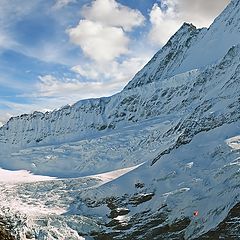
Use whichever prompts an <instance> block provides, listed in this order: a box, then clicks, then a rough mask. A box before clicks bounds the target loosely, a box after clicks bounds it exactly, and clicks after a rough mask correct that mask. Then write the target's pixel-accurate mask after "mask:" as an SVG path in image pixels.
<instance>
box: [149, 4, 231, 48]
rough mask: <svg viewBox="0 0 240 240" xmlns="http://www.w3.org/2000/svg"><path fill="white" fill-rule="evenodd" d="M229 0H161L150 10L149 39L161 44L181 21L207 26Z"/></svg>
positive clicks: (175, 29)
mask: <svg viewBox="0 0 240 240" xmlns="http://www.w3.org/2000/svg"><path fill="white" fill-rule="evenodd" d="M229 2H230V0H211V1H208V0H201V1H196V0H162V1H161V2H158V3H155V4H154V5H153V7H152V9H151V11H150V14H149V16H150V22H151V25H152V26H151V30H150V32H149V39H150V40H151V42H152V43H154V44H156V45H159V46H162V45H163V44H164V43H166V41H167V40H168V39H169V38H170V37H171V36H172V35H173V34H174V33H175V32H176V31H177V30H178V28H179V27H180V26H181V25H182V24H183V22H189V23H193V24H194V25H196V26H197V27H208V26H209V25H210V24H211V23H212V21H213V19H214V18H215V17H216V16H217V15H218V14H219V13H220V12H221V11H222V10H223V9H224V7H225V6H226V5H227V4H228V3H229Z"/></svg>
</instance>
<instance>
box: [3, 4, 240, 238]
mask: <svg viewBox="0 0 240 240" xmlns="http://www.w3.org/2000/svg"><path fill="white" fill-rule="evenodd" d="M239 92H240V0H233V1H232V2H231V3H230V4H229V5H228V7H227V8H226V9H225V10H224V11H223V13H222V14H221V15H220V16H219V17H218V18H217V19H216V20H215V21H214V23H213V24H212V25H211V26H210V28H209V29H196V28H195V27H194V26H193V25H191V24H187V23H184V24H183V26H182V27H181V28H180V29H179V30H178V32H177V33H176V34H175V35H174V36H173V37H172V38H171V39H170V40H169V41H168V43H167V44H166V45H165V46H164V47H163V48H162V49H161V50H160V51H159V52H158V53H157V54H156V55H155V56H154V57H153V58H152V60H151V61H150V62H149V63H148V64H147V65H146V66H145V67H144V68H143V69H142V70H141V71H140V72H138V73H137V74H136V76H135V77H134V78H133V79H132V80H131V81H130V82H129V84H128V85H127V86H126V87H125V88H124V90H123V91H122V92H120V93H118V94H116V95H114V96H112V97H108V98H100V99H89V100H84V101H80V102H78V103H76V104H74V105H73V106H65V107H63V108H62V109H60V110H56V111H53V112H49V113H45V114H43V113H39V112H35V113H33V114H30V115H27V114H26V115H22V116H19V117H15V118H12V119H10V120H9V121H8V123H6V124H5V125H4V126H3V127H1V128H0V147H1V150H2V152H3V153H4V152H6V153H7V152H8V153H9V152H10V154H9V155H8V156H7V157H5V156H4V158H3V157H2V158H1V159H3V160H1V161H2V162H4V161H5V162H4V164H5V165H6V166H8V167H9V168H10V167H11V166H15V167H16V166H17V167H16V168H24V169H28V170H31V171H33V172H34V171H35V170H34V169H37V170H36V171H35V173H36V172H37V173H45V174H46V173H47V174H49V173H50V172H51V171H55V172H57V171H60V170H62V171H65V172H71V169H74V174H75V173H84V174H85V173H91V174H94V173H97V172H104V171H107V170H109V171H110V170H114V169H117V168H121V167H129V166H133V165H137V164H139V163H144V164H142V165H141V166H140V167H139V168H137V169H136V170H133V171H132V172H130V173H129V174H126V175H124V176H122V177H120V178H119V179H117V180H115V181H113V182H110V183H108V184H105V185H103V186H100V187H98V188H96V189H95V188H90V189H89V190H86V191H84V193H81V194H80V193H78V194H76V195H74V193H71V197H72V198H73V199H74V200H73V203H72V205H73V206H71V209H77V210H78V211H79V209H81V210H82V209H87V211H86V212H87V213H88V210H89V209H91V211H90V212H91V213H92V212H94V211H97V210H98V208H99V207H103V206H104V207H105V208H107V209H108V210H109V211H110V214H109V216H108V217H106V216H105V213H104V214H103V213H102V212H101V213H99V215H100V217H101V219H104V222H103V223H102V225H103V228H102V229H103V231H102V232H100V231H98V232H93V231H92V232H91V233H89V235H92V236H94V237H95V238H96V239H108V238H109V239H111V238H113V236H114V239H149V238H152V239H161V238H162V239H194V238H197V237H200V236H202V235H203V236H204V237H205V236H215V235H214V234H215V233H214V232H211V229H214V228H215V227H217V226H219V229H222V230H223V233H221V235H219V236H227V235H228V234H230V228H232V226H233V225H231V224H227V222H228V218H227V220H226V221H227V222H226V224H224V225H219V224H220V223H221V222H222V221H224V219H226V217H227V215H228V213H229V212H230V210H231V209H237V210H238V205H236V204H239V202H240V195H239V190H240V189H239V176H240V175H239V153H240V152H239V151H240V140H239V139H240V136H239V135H240V94H239ZM80 153H81V155H79V154H80ZM93 153H94V154H93ZM36 155H38V156H39V155H40V156H41V158H38V159H37V158H36ZM110 156H111V157H110ZM4 159H5V160H4ZM96 159H97V160H96ZM50 169H51V171H50ZM89 169H91V172H89ZM71 173H73V172H71ZM70 175H71V174H70ZM59 176H60V175H59ZM61 176H62V175H61ZM71 176H75V175H71ZM75 181H77V180H75ZM126 186H127V188H126ZM30 187H31V186H30ZM30 192H31V191H30ZM66 192H67V190H66ZM56 194H59V195H60V196H61V197H63V195H62V193H57V190H56ZM79 196H80V197H79ZM80 198H81V201H83V202H84V204H85V207H86V208H84V207H83V206H82V202H81V204H80V203H79V199H80ZM61 200H62V199H61ZM234 206H237V207H235V208H234ZM196 209H197V210H198V211H199V213H200V216H199V217H197V218H194V217H193V215H192V213H193V212H194V211H195V210H196ZM82 211H84V210H82ZM235 212H236V211H235ZM176 213H177V214H176ZM81 214H82V212H81ZM237 215H238V216H239V214H237ZM230 218H231V221H232V220H233V219H235V215H234V216H233V217H232V215H231V214H230ZM234 228H236V229H239V222H238V221H235V224H234ZM206 232H207V234H209V235H204V234H205V233H206ZM236 232H237V231H236ZM211 234H212V235H211ZM234 234H235V233H234ZM86 235H87V234H86ZM235 235H236V237H239V236H237V233H236V234H235ZM203 239H204V238H203ZM233 239H235V238H233ZM236 239H237V238H236Z"/></svg>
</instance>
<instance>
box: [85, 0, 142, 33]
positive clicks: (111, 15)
mask: <svg viewBox="0 0 240 240" xmlns="http://www.w3.org/2000/svg"><path fill="white" fill-rule="evenodd" d="M82 15H83V17H84V18H86V19H88V20H90V21H93V22H98V23H102V24H103V25H105V26H112V27H122V28H123V29H124V31H131V30H132V28H133V27H136V26H141V25H142V24H143V22H144V16H143V15H142V14H141V13H140V12H139V11H138V10H135V9H131V8H128V7H126V6H124V5H121V4H119V3H117V2H116V1H115V0H96V1H94V2H93V3H92V5H90V6H84V7H83V9H82Z"/></svg>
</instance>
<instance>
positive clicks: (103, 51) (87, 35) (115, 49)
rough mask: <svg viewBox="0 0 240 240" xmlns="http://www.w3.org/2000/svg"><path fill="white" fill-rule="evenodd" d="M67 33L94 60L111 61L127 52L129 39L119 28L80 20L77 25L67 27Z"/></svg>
mask: <svg viewBox="0 0 240 240" xmlns="http://www.w3.org/2000/svg"><path fill="white" fill-rule="evenodd" d="M68 33H69V36H70V39H71V41H72V42H73V43H75V44H76V45H79V46H80V47H81V48H82V50H83V52H84V53H85V55H86V56H88V57H90V58H91V59H93V60H95V61H96V62H108V61H112V60H113V59H115V58H116V57H118V56H120V55H122V54H125V53H127V52H128V48H127V46H128V43H129V39H128V37H127V36H126V35H125V33H124V32H123V30H122V29H121V28H117V27H111V26H104V25H102V24H101V23H98V22H92V21H89V20H81V21H80V22H79V24H78V26H77V27H75V28H72V29H69V30H68Z"/></svg>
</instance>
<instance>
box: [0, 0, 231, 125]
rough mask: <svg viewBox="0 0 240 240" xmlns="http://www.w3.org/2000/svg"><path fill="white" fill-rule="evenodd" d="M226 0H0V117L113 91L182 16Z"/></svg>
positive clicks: (208, 17) (204, 17) (209, 14)
mask: <svg viewBox="0 0 240 240" xmlns="http://www.w3.org/2000/svg"><path fill="white" fill-rule="evenodd" d="M228 2H229V0H212V1H211V3H209V1H206V0H199V1H192V0H181V1H179V0H162V1H160V0H118V1H117V0H34V1H32V0H1V1H0V124H1V123H3V122H6V121H7V119H8V118H9V117H11V116H12V115H18V114H22V113H30V112H33V111H34V110H38V111H47V110H53V109H56V108H59V107H61V106H63V105H65V104H72V103H74V102H76V101H78V100H80V99H84V98H91V97H100V96H108V95H111V94H114V93H116V92H118V91H120V90H121V89H122V88H123V87H124V86H125V85H126V83H127V82H128V81H129V80H130V79H131V78H132V77H133V75H134V74H135V73H136V72H137V71H138V70H140V69H141V67H143V66H144V64H146V62H147V61H148V60H149V59H150V58H151V56H152V55H153V54H154V53H155V52H156V51H157V50H159V49H160V48H161V47H162V46H163V44H164V43H165V42H166V41H167V40H168V38H169V37H170V36H171V35H172V34H173V33H174V32H175V31H176V30H177V29H178V28H179V27H180V26H181V24H182V23H183V22H184V21H187V22H192V23H193V24H195V25H196V26H198V27H203V26H208V25H209V24H210V23H211V22H212V20H213V19H214V17H215V16H216V15H217V14H219V13H220V12H221V10H222V9H223V8H224V7H225V6H226V5H227V3H228Z"/></svg>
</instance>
